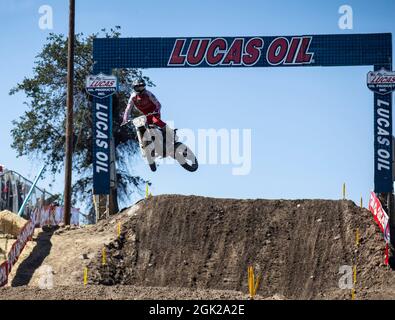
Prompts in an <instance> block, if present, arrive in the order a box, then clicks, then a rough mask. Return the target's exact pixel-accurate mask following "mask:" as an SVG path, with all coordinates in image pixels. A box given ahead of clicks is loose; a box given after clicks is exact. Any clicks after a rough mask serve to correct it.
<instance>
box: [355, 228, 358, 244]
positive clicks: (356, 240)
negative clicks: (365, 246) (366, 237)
mask: <svg viewBox="0 0 395 320" xmlns="http://www.w3.org/2000/svg"><path fill="white" fill-rule="evenodd" d="M355 243H356V245H357V246H359V228H357V230H356V232H355Z"/></svg>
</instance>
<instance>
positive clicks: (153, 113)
mask: <svg viewBox="0 0 395 320" xmlns="http://www.w3.org/2000/svg"><path fill="white" fill-rule="evenodd" d="M155 114H159V112H157V111H155V112H151V113H147V114H144V116H146V117H148V116H153V115H155ZM140 117H141V116H140ZM130 122H132V120H131V119H129V120H128V121H126V122H125V123H122V124H121V127H123V126H126V125H127V124H129V123H130Z"/></svg>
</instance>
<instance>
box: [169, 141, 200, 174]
mask: <svg viewBox="0 0 395 320" xmlns="http://www.w3.org/2000/svg"><path fill="white" fill-rule="evenodd" d="M174 150H175V151H174V158H175V159H176V160H177V161H178V163H179V164H180V166H181V167H183V168H184V169H185V170H188V171H190V172H194V171H196V170H197V169H198V167H199V164H198V161H197V159H196V156H195V155H194V154H193V152H192V151H191V149H189V148H188V147H187V146H186V145H185V144H183V143H181V142H176V143H175V144H174Z"/></svg>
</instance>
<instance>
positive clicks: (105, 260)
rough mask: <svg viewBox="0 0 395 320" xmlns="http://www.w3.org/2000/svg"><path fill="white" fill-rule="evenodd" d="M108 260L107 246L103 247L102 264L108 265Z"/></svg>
mask: <svg viewBox="0 0 395 320" xmlns="http://www.w3.org/2000/svg"><path fill="white" fill-rule="evenodd" d="M106 262H107V259H106V247H103V249H102V261H101V264H102V265H103V266H105V265H106Z"/></svg>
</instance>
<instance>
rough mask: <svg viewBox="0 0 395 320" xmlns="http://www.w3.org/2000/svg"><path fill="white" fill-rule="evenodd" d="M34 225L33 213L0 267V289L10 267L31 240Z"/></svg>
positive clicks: (4, 282) (34, 217)
mask: <svg viewBox="0 0 395 320" xmlns="http://www.w3.org/2000/svg"><path fill="white" fill-rule="evenodd" d="M35 225H36V214H35V213H33V214H32V215H31V217H30V220H29V221H28V222H26V224H25V226H24V227H23V228H22V230H21V233H20V234H19V236H18V238H17V239H16V241H15V242H14V244H13V245H12V247H11V250H10V252H9V253H8V255H7V261H6V262H4V263H3V264H2V265H1V266H0V287H2V286H4V285H6V284H7V282H8V275H9V273H10V272H11V269H12V267H13V266H14V265H15V263H16V262H17V261H18V258H19V256H20V255H21V253H22V251H23V249H24V248H25V246H26V243H27V242H28V241H29V240H30V239H31V238H32V236H33V233H34V228H35Z"/></svg>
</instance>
